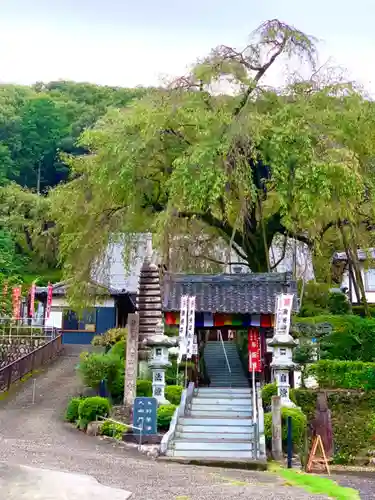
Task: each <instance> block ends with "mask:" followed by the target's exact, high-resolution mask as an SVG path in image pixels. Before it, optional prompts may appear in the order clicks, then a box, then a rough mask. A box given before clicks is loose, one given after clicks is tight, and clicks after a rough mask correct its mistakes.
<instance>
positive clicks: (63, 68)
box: [0, 0, 375, 95]
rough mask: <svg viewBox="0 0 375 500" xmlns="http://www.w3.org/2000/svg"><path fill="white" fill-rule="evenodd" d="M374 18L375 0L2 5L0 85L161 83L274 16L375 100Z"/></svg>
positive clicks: (20, 0)
mask: <svg viewBox="0 0 375 500" xmlns="http://www.w3.org/2000/svg"><path fill="white" fill-rule="evenodd" d="M374 16H375V0H357V1H356V2H353V1H350V2H349V0H341V1H339V0H314V1H313V2H303V1H301V0H230V1H229V0H187V1H186V0H138V1H134V0H74V1H73V0H0V82H8V83H19V84H31V83H34V82H36V81H45V82H46V81H51V80H59V79H63V80H76V81H88V82H92V83H98V84H104V85H116V86H124V87H133V86H136V85H145V86H147V85H157V84H159V83H160V82H162V81H163V80H164V79H165V78H166V77H167V78H170V77H176V76H179V75H182V74H185V73H186V71H187V68H188V67H189V65H191V64H192V63H194V62H195V61H196V60H197V58H199V57H203V56H205V55H206V54H207V53H208V52H209V51H210V49H211V48H213V47H215V46H217V45H219V44H226V45H230V46H233V47H237V48H241V47H243V46H244V45H245V44H246V42H247V40H248V35H249V34H250V33H251V32H252V30H253V29H255V28H256V27H257V26H258V25H260V24H261V23H262V22H263V21H265V20H267V19H273V18H278V19H280V20H282V21H284V22H286V23H288V24H292V25H294V26H296V27H297V28H298V29H300V30H302V31H304V32H306V33H308V34H310V35H314V36H315V37H317V38H318V39H319V45H318V47H319V53H320V62H321V63H325V62H327V61H329V64H330V65H339V66H340V67H343V68H345V69H346V70H347V75H348V78H350V79H354V80H356V81H358V82H359V83H360V84H362V85H363V86H364V87H365V88H366V89H367V90H368V91H369V92H370V93H371V94H373V95H375V64H374V59H375V58H374V55H375V31H374V30H373V19H374ZM371 33H373V34H371ZM272 83H274V82H272ZM276 83H277V82H276Z"/></svg>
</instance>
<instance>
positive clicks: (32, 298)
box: [29, 282, 36, 318]
mask: <svg viewBox="0 0 375 500" xmlns="http://www.w3.org/2000/svg"><path fill="white" fill-rule="evenodd" d="M35 290H36V285H35V282H34V283H33V284H32V285H31V288H30V303H29V316H30V318H33V317H34V308H35Z"/></svg>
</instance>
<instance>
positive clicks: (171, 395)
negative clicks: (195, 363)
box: [165, 385, 184, 406]
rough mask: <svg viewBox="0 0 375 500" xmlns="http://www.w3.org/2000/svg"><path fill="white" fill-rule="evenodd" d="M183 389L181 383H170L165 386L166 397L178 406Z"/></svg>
mask: <svg viewBox="0 0 375 500" xmlns="http://www.w3.org/2000/svg"><path fill="white" fill-rule="evenodd" d="M183 390H184V388H183V387H182V386H181V385H168V386H167V387H166V388H165V397H166V399H167V400H168V401H169V402H170V403H171V404H172V405H175V406H178V405H179V404H180V401H181V394H182V391H183Z"/></svg>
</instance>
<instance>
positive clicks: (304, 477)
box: [273, 467, 360, 500]
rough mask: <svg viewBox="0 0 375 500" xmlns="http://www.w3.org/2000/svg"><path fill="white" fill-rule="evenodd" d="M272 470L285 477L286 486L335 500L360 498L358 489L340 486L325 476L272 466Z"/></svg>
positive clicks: (356, 499)
mask: <svg viewBox="0 0 375 500" xmlns="http://www.w3.org/2000/svg"><path fill="white" fill-rule="evenodd" d="M273 472H276V473H277V474H278V475H279V476H281V477H282V478H283V479H285V485H286V486H299V487H300V488H303V489H304V490H305V491H308V492H309V493H315V494H321V495H326V496H328V497H330V498H335V499H337V500H360V496H359V493H358V491H356V490H353V489H352V488H345V487H344V486H340V485H339V484H337V483H336V482H335V481H333V480H332V479H329V478H327V477H321V476H318V475H315V474H307V473H305V472H301V471H298V470H293V469H283V468H281V467H273Z"/></svg>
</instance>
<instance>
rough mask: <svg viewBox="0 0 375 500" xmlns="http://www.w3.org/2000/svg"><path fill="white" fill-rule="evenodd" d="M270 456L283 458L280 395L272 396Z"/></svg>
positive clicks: (276, 458)
mask: <svg viewBox="0 0 375 500" xmlns="http://www.w3.org/2000/svg"><path fill="white" fill-rule="evenodd" d="M272 458H273V459H274V460H278V461H279V460H282V458H283V447H282V427H281V398H280V396H272Z"/></svg>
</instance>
